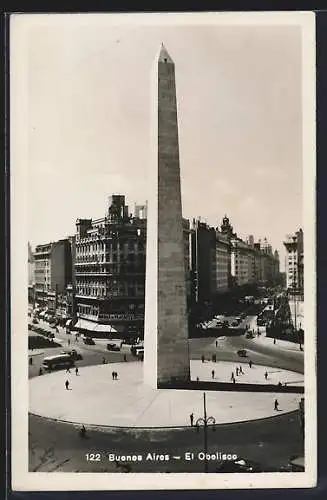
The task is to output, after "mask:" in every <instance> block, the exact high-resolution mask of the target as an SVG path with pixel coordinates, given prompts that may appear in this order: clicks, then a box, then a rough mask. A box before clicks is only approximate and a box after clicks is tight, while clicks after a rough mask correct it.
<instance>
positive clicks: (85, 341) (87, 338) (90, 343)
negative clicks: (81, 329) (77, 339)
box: [83, 337, 95, 345]
mask: <svg viewBox="0 0 327 500" xmlns="http://www.w3.org/2000/svg"><path fill="white" fill-rule="evenodd" d="M83 340H84V344H87V345H95V342H94V340H93V339H92V338H91V337H85V338H84V339H83Z"/></svg>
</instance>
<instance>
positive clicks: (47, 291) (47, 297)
mask: <svg viewBox="0 0 327 500" xmlns="http://www.w3.org/2000/svg"><path fill="white" fill-rule="evenodd" d="M34 274H35V303H36V304H38V305H39V306H41V307H44V308H47V309H48V310H49V311H51V312H53V313H54V312H55V311H56V308H57V297H58V295H59V294H65V292H66V287H67V285H68V283H71V282H72V255H71V246H70V242H69V240H68V239H62V240H59V241H56V242H51V243H46V244H42V245H37V246H36V247H35V252H34Z"/></svg>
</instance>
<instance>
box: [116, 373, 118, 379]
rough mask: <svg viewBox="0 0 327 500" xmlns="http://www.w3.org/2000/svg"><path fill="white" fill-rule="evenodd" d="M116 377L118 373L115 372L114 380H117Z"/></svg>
mask: <svg viewBox="0 0 327 500" xmlns="http://www.w3.org/2000/svg"><path fill="white" fill-rule="evenodd" d="M117 379H118V373H117V372H115V380H117Z"/></svg>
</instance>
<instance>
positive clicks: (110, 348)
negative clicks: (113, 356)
mask: <svg viewBox="0 0 327 500" xmlns="http://www.w3.org/2000/svg"><path fill="white" fill-rule="evenodd" d="M107 349H108V351H120V347H119V345H117V344H107Z"/></svg>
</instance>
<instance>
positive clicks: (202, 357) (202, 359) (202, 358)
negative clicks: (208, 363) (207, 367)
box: [201, 354, 204, 363]
mask: <svg viewBox="0 0 327 500" xmlns="http://www.w3.org/2000/svg"><path fill="white" fill-rule="evenodd" d="M201 361H202V363H204V356H203V354H202V356H201Z"/></svg>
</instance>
